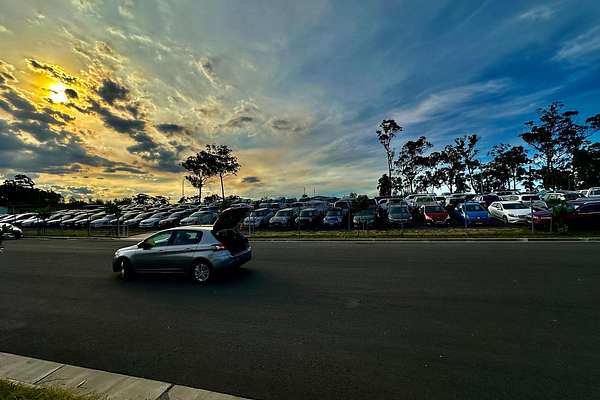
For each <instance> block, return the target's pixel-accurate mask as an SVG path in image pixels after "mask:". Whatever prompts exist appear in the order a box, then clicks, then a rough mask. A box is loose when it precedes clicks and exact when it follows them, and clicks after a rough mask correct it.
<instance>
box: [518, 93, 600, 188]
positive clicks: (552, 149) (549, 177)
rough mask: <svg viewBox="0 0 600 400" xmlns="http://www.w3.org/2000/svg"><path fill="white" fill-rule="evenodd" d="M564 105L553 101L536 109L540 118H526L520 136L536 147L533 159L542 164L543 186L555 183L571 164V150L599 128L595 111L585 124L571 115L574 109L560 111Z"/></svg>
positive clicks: (582, 143)
mask: <svg viewBox="0 0 600 400" xmlns="http://www.w3.org/2000/svg"><path fill="white" fill-rule="evenodd" d="M563 108H564V105H563V104H562V103H560V102H558V101H555V102H553V103H552V104H550V105H549V106H548V107H546V108H544V109H539V110H538V114H539V117H538V118H539V122H538V123H536V122H534V121H529V122H527V123H526V124H525V125H526V126H527V127H528V129H529V130H528V131H527V132H524V133H522V134H521V138H522V139H523V140H524V141H525V142H526V143H527V144H528V145H529V146H531V147H532V148H533V149H535V150H536V151H537V153H536V154H535V155H534V160H535V161H538V162H540V163H541V164H542V165H543V168H541V171H542V174H543V183H544V187H555V186H557V183H558V182H557V181H558V179H559V178H560V177H559V176H557V175H561V176H562V175H564V171H562V172H561V173H558V174H557V171H561V170H565V169H568V168H569V167H570V163H571V161H572V159H573V156H574V154H575V153H576V152H577V151H578V150H579V149H581V147H582V146H583V145H585V144H586V143H587V141H586V138H587V137H589V136H590V135H592V134H593V133H594V132H596V131H597V130H598V128H600V126H599V123H600V117H599V116H598V115H596V116H593V117H590V118H588V119H587V120H586V124H585V125H579V124H577V123H576V122H575V121H574V118H575V117H576V116H577V115H578V114H579V113H578V112H577V111H573V110H568V111H563Z"/></svg>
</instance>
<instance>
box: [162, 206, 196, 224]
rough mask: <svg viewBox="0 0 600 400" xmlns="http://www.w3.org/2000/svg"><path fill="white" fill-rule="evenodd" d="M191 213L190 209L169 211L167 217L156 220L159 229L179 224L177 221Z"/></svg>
mask: <svg viewBox="0 0 600 400" xmlns="http://www.w3.org/2000/svg"><path fill="white" fill-rule="evenodd" d="M191 214H192V210H190V209H185V210H179V211H175V212H174V213H171V214H170V215H169V216H168V217H167V218H163V219H161V220H160V221H159V222H158V227H159V228H161V229H164V228H168V227H172V226H176V225H179V221H181V220H182V219H183V218H185V217H187V216H189V215H191Z"/></svg>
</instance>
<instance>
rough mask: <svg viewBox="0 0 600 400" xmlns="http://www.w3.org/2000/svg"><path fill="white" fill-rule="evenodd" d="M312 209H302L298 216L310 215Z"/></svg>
mask: <svg viewBox="0 0 600 400" xmlns="http://www.w3.org/2000/svg"><path fill="white" fill-rule="evenodd" d="M313 213H314V211H313V210H302V211H300V216H301V217H311V216H312V215H313Z"/></svg>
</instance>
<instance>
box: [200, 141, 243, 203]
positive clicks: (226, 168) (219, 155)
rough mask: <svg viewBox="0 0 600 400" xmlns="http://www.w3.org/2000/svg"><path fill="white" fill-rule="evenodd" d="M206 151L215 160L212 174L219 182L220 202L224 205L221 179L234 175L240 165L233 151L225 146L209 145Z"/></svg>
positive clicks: (223, 190) (223, 188) (223, 189)
mask: <svg viewBox="0 0 600 400" xmlns="http://www.w3.org/2000/svg"><path fill="white" fill-rule="evenodd" d="M206 151H207V152H208V153H209V154H211V155H212V156H213V158H214V160H215V163H214V170H213V171H214V173H215V174H216V175H218V176H219V179H220V180H221V200H222V201H223V204H225V186H224V185H223V178H224V177H225V176H227V175H236V174H237V172H238V171H239V170H240V167H241V166H240V163H239V162H238V159H237V157H236V156H235V155H234V154H233V150H232V149H231V148H230V147H229V146H227V145H216V144H209V145H207V146H206Z"/></svg>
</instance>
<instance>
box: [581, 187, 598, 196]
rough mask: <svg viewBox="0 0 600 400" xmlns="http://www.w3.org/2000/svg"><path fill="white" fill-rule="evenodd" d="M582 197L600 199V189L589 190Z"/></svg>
mask: <svg viewBox="0 0 600 400" xmlns="http://www.w3.org/2000/svg"><path fill="white" fill-rule="evenodd" d="M582 195H583V196H585V197H600V187H593V188H589V189H587V190H585V191H584V193H583V194H582Z"/></svg>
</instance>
